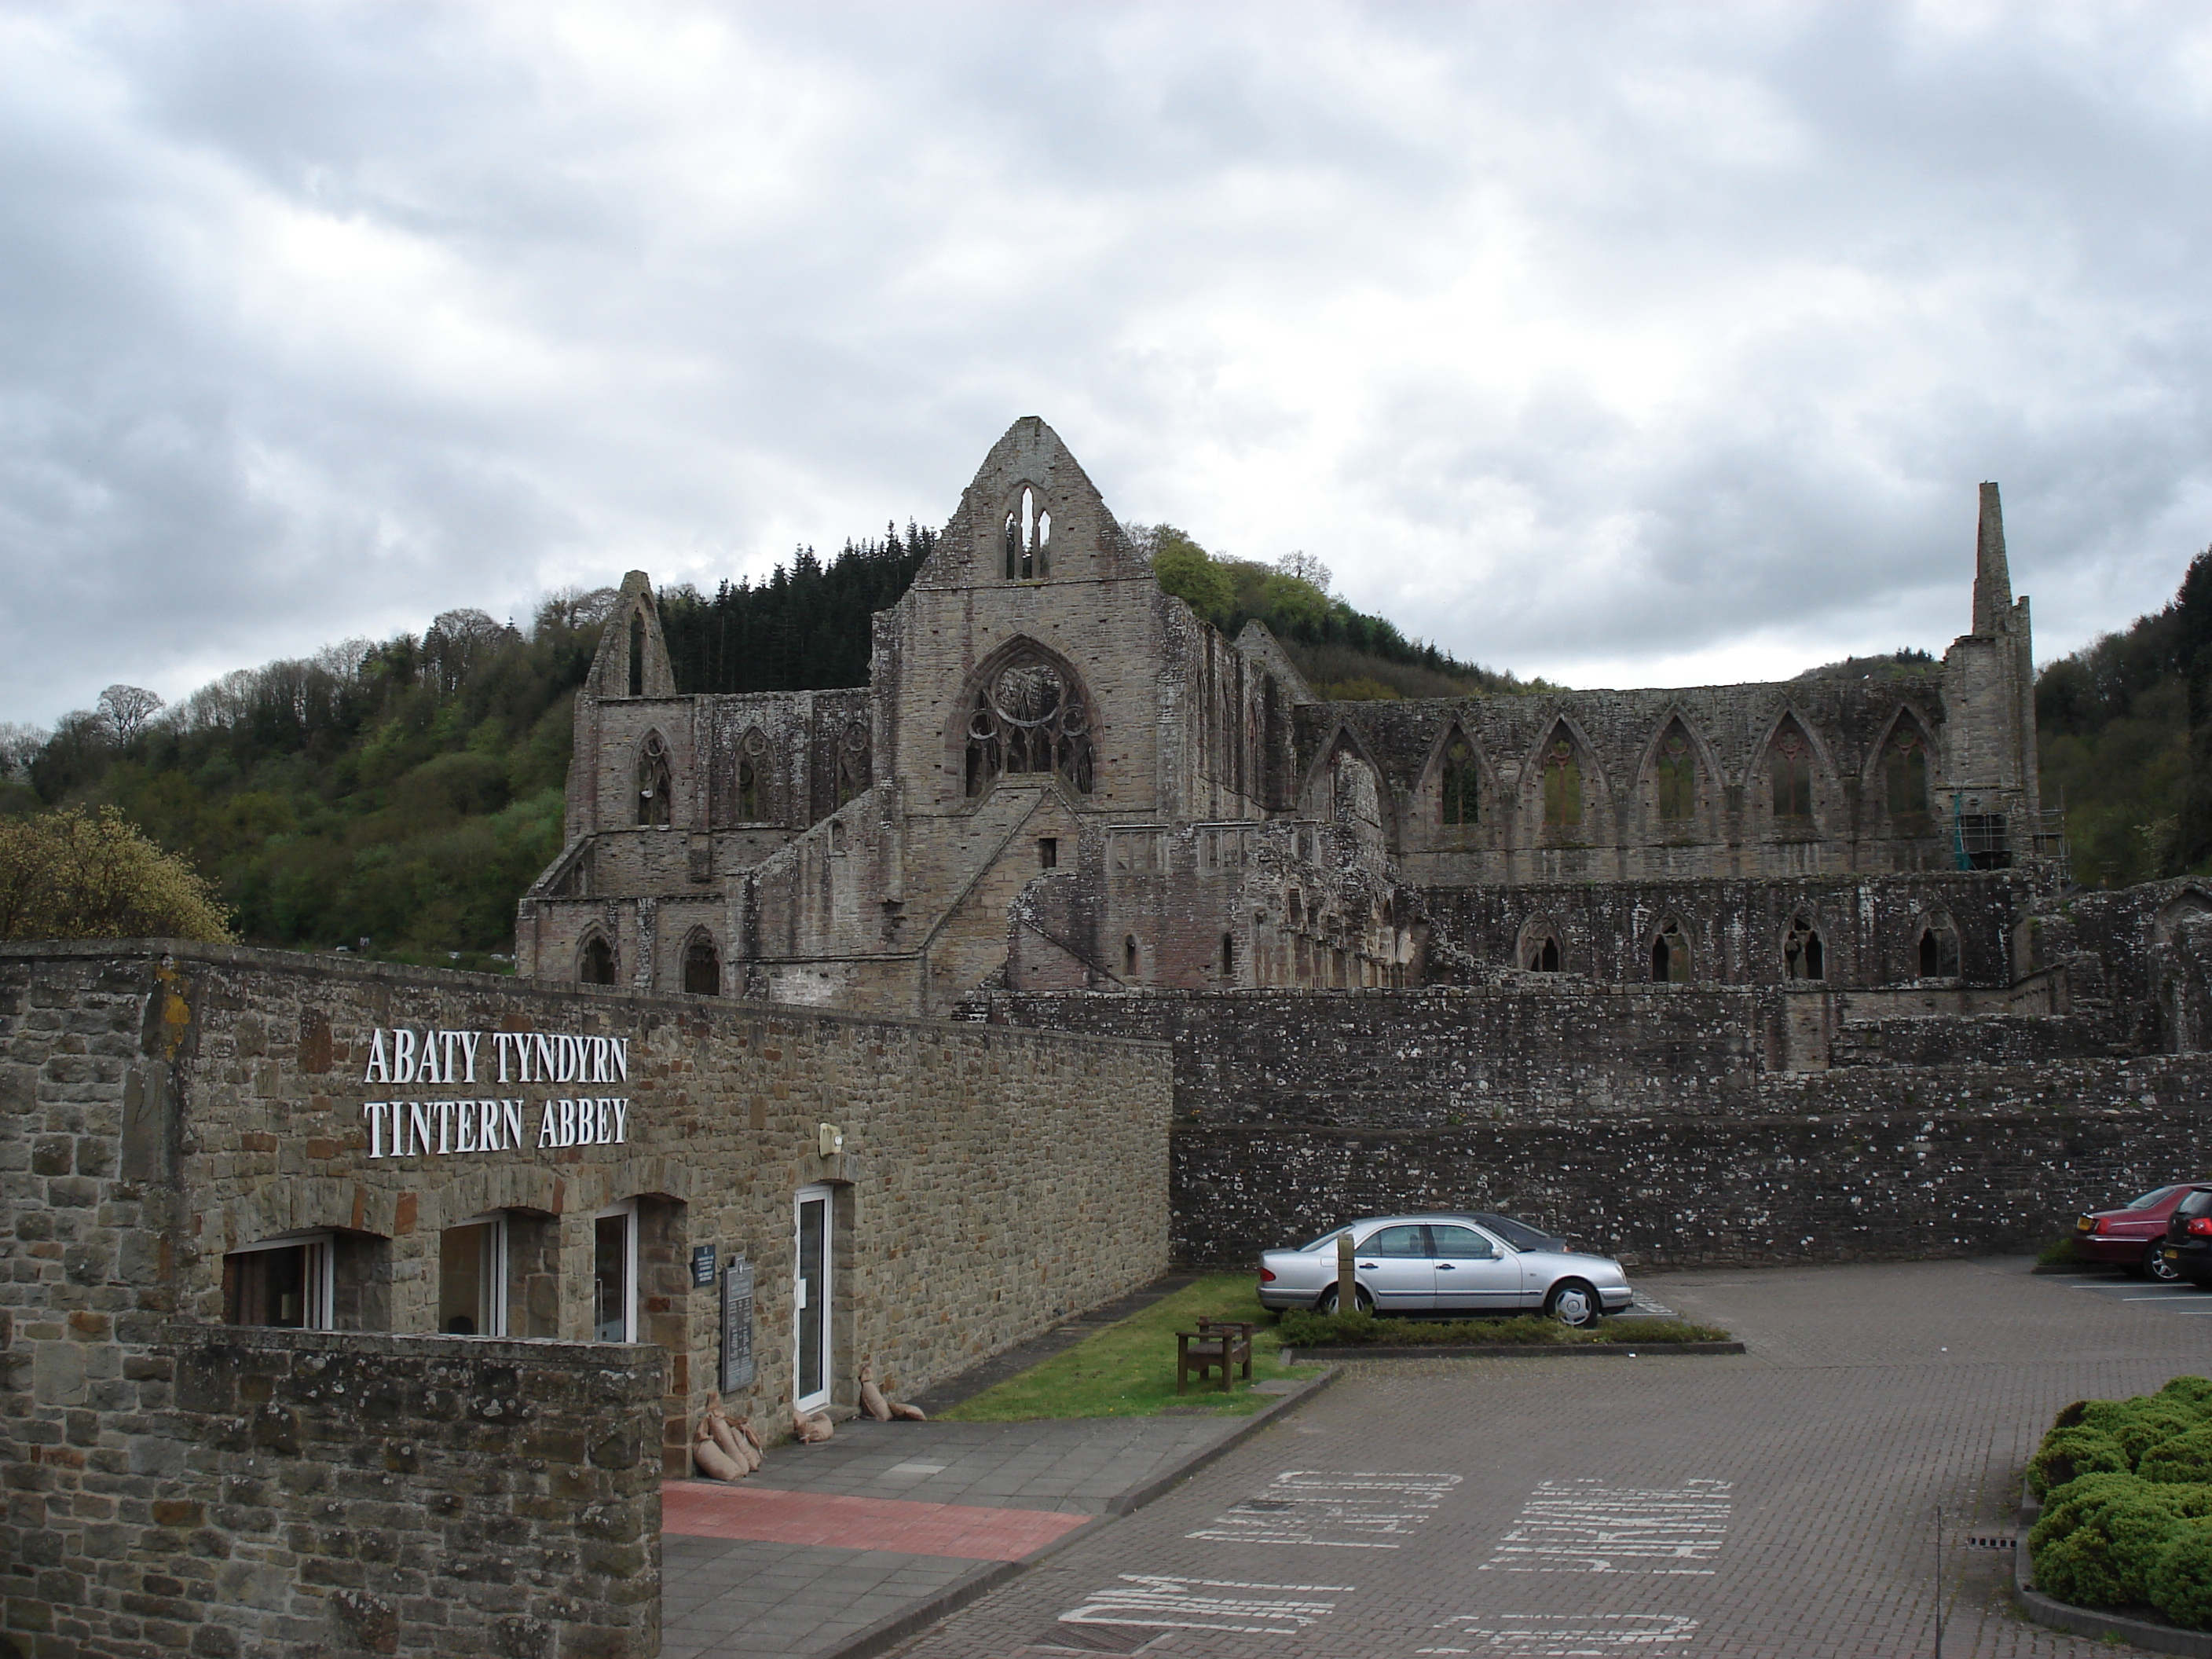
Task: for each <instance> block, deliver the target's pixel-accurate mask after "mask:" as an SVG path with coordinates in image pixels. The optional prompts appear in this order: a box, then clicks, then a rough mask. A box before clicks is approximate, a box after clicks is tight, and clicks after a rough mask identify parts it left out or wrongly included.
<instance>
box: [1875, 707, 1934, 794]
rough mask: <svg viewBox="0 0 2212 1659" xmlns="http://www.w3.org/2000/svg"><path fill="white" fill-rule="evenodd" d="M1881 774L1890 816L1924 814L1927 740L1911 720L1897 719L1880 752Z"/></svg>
mask: <svg viewBox="0 0 2212 1659" xmlns="http://www.w3.org/2000/svg"><path fill="white" fill-rule="evenodd" d="M1881 758H1882V778H1883V782H1884V783H1885V784H1886V785H1887V795H1888V797H1889V815H1890V817H1893V818H1924V817H1927V816H1928V743H1927V739H1926V738H1923V737H1922V736H1921V735H1920V728H1919V727H1918V726H1915V725H1913V723H1912V722H1911V720H1899V721H1898V723H1897V729H1896V730H1895V731H1893V732H1891V733H1890V734H1889V746H1888V748H1887V749H1886V750H1884V751H1883V753H1882V757H1881Z"/></svg>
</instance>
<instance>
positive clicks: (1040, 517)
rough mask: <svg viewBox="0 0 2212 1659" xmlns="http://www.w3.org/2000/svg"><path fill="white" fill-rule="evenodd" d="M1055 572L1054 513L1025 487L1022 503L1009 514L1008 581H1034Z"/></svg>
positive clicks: (1007, 534) (1007, 538)
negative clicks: (1045, 507) (1046, 509)
mask: <svg viewBox="0 0 2212 1659" xmlns="http://www.w3.org/2000/svg"><path fill="white" fill-rule="evenodd" d="M1050 574H1052V514H1051V513H1047V512H1045V511H1043V510H1042V508H1040V507H1038V506H1037V503H1036V492H1034V491H1033V490H1031V489H1030V487H1029V486H1028V485H1027V484H1024V485H1023V486H1022V504H1021V506H1020V507H1018V509H1014V510H1012V511H1010V512H1008V513H1007V514H1006V580H1008V581H1010V582H1013V581H1032V580H1038V579H1040V578H1042V577H1045V576H1049V575H1050Z"/></svg>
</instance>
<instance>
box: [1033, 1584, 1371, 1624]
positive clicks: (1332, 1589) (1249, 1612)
mask: <svg viewBox="0 0 2212 1659" xmlns="http://www.w3.org/2000/svg"><path fill="white" fill-rule="evenodd" d="M1118 1577H1120V1579H1121V1583H1118V1584H1111V1585H1109V1586H1108V1587H1107V1588H1106V1589H1099V1590H1093V1591H1091V1599H1090V1600H1089V1601H1085V1603H1084V1604H1083V1605H1082V1606H1081V1607H1074V1608H1071V1609H1070V1610H1069V1611H1068V1612H1066V1613H1061V1614H1060V1623H1061V1624H1063V1625H1144V1626H1157V1627H1158V1628H1160V1629H1163V1630H1229V1631H1237V1632H1241V1633H1243V1634H1244V1635H1247V1636H1295V1635H1297V1633H1298V1632H1300V1631H1302V1630H1304V1629H1305V1628H1306V1626H1309V1625H1311V1624H1313V1623H1315V1622H1316V1621H1317V1620H1321V1619H1323V1618H1326V1617H1327V1616H1328V1614H1329V1613H1333V1612H1334V1611H1335V1609H1336V1603H1335V1602H1334V1601H1314V1600H1312V1599H1311V1598H1312V1597H1314V1596H1316V1595H1349V1594H1351V1592H1352V1586H1351V1585H1350V1584H1248V1583H1241V1582H1239V1581H1237V1580H1236V1579H1231V1578H1173V1577H1166V1576H1164V1575H1158V1574H1152V1573H1135V1572H1125V1573H1121V1574H1120V1575H1118ZM1218 1590H1237V1591H1242V1592H1243V1594H1242V1595H1214V1594H1211V1593H1210V1592H1213V1591H1218ZM1294 1598H1295V1599H1294Z"/></svg>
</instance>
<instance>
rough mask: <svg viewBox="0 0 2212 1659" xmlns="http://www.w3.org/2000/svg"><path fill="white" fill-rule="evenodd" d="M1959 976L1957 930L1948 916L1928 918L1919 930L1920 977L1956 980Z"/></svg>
mask: <svg viewBox="0 0 2212 1659" xmlns="http://www.w3.org/2000/svg"><path fill="white" fill-rule="evenodd" d="M1958 975H1959V930H1958V929H1957V928H1955V927H1953V926H1952V925H1951V922H1950V919H1949V918H1948V916H1930V917H1929V918H1928V920H1927V921H1925V922H1923V924H1922V925H1921V928H1920V977H1921V978H1923V979H1956V978H1957V977H1958Z"/></svg>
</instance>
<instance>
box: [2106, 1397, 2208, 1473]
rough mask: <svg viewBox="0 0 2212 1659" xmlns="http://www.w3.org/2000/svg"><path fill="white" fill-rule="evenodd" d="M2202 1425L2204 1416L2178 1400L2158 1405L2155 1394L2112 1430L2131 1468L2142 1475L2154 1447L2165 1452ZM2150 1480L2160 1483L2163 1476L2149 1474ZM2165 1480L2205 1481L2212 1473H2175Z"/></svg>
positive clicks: (2113, 1436)
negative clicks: (2143, 1464)
mask: <svg viewBox="0 0 2212 1659" xmlns="http://www.w3.org/2000/svg"><path fill="white" fill-rule="evenodd" d="M2130 1403H2131V1404H2132V1403H2133V1402H2132V1401H2130ZM2203 1422H2204V1418H2203V1413H2200V1412H2196V1411H2192V1410H2191V1409H2190V1408H2189V1407H2187V1406H2185V1405H2183V1404H2181V1403H2180V1402H2179V1401H2176V1402H2175V1403H2174V1404H2172V1405H2170V1406H2169V1405H2163V1404H2161V1403H2160V1402H2159V1397H2158V1396H2157V1395H2151V1396H2150V1398H2149V1399H2148V1401H2145V1402H2144V1403H2143V1404H2142V1406H2140V1407H2137V1408H2136V1411H2135V1412H2133V1413H2130V1416H2129V1418H2128V1419H2127V1421H2126V1422H2124V1423H2123V1424H2121V1425H2119V1427H2118V1429H2116V1430H2114V1431H2112V1438H2113V1439H2115V1440H2117V1441H2118V1442H2119V1443H2120V1450H2121V1451H2122V1452H2124V1453H2125V1454H2126V1455H2127V1460H2128V1466H2129V1467H2130V1468H2136V1469H2137V1470H2138V1473H2141V1472H2142V1471H2141V1470H2140V1468H2139V1466H2140V1465H2141V1463H2142V1460H2143V1457H2144V1455H2145V1454H2147V1453H2148V1452H2149V1451H2151V1450H2152V1449H2154V1448H2156V1449H2160V1450H2164V1449H2166V1447H2167V1446H2169V1445H2170V1444H2172V1443H2175V1442H2177V1441H2179V1440H2182V1439H2185V1438H2188V1437H2190V1434H2191V1431H2192V1430H2197V1429H2201V1428H2202V1427H2203ZM2159 1478H2160V1477H2158V1476H2156V1475H2150V1476H2148V1479H2151V1480H2157V1479H2159ZM2166 1478H2167V1479H2170V1480H2206V1479H2208V1478H2212V1474H2175V1475H2171V1476H2168V1477H2166Z"/></svg>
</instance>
